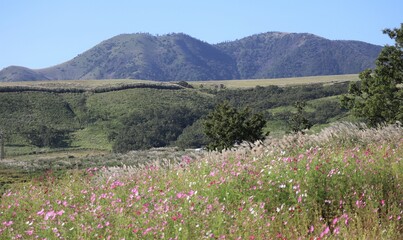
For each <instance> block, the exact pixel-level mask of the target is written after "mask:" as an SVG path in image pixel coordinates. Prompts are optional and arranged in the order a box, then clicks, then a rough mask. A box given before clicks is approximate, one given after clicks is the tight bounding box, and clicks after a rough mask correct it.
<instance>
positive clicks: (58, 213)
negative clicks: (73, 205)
mask: <svg viewBox="0 0 403 240" xmlns="http://www.w3.org/2000/svg"><path fill="white" fill-rule="evenodd" d="M63 213H64V210H63V209H62V210H60V211H58V212H57V213H56V215H58V216H61V215H63Z"/></svg>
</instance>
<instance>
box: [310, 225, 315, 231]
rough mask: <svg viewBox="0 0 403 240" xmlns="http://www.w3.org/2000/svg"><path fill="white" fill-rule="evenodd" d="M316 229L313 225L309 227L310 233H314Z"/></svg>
mask: <svg viewBox="0 0 403 240" xmlns="http://www.w3.org/2000/svg"><path fill="white" fill-rule="evenodd" d="M314 230H315V228H314V226H313V225H311V227H309V233H313V231H314Z"/></svg>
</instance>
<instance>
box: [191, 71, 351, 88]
mask: <svg viewBox="0 0 403 240" xmlns="http://www.w3.org/2000/svg"><path fill="white" fill-rule="evenodd" d="M358 80H359V78H358V74H346V75H329V76H312V77H295V78H273V79H249V80H220V81H197V82H196V81H195V82H189V83H190V84H192V85H193V86H195V87H200V86H201V85H203V87H215V86H219V85H220V84H223V85H224V86H225V87H226V88H253V87H256V86H262V87H266V86H271V85H276V86H292V85H304V84H312V83H325V84H326V83H329V84H332V83H338V82H348V81H358Z"/></svg>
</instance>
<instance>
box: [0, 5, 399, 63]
mask: <svg viewBox="0 0 403 240" xmlns="http://www.w3.org/2000/svg"><path fill="white" fill-rule="evenodd" d="M402 22H403V1H402V0H382V1H381V0H329V1H328V0H288V1H287V0H243V1H240V0H142V1H139V0H108V1H107V0H0V69H2V68H4V67H6V66H9V65H18V66H25V67H29V68H34V69H35V68H43V67H49V66H52V65H56V64H59V63H62V62H65V61H67V60H70V59H71V58H73V57H75V56H77V54H79V53H81V52H83V51H85V50H88V49H89V48H91V47H93V46H95V45H96V44H98V43H100V42H101V41H103V40H106V39H108V38H110V37H113V36H115V35H117V34H121V33H136V32H149V33H151V34H160V35H161V34H166V33H172V32H183V33H186V34H189V35H191V36H193V37H195V38H198V39H200V40H203V41H206V42H209V43H218V42H222V41H226V40H235V39H240V38H242V37H246V36H249V35H252V34H256V33H263V32H269V31H281V32H297V33H302V32H307V33H313V34H315V35H319V36H322V37H325V38H328V39H332V40H336V39H337V40H359V41H364V42H369V43H373V44H378V45H385V44H392V42H391V41H390V40H389V38H388V37H387V36H386V35H383V34H382V29H384V28H394V27H399V26H400V23H402Z"/></svg>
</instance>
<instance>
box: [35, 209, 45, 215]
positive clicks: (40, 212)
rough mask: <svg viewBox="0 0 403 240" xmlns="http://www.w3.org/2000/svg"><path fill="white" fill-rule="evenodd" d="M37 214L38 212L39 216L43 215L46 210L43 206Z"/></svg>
mask: <svg viewBox="0 0 403 240" xmlns="http://www.w3.org/2000/svg"><path fill="white" fill-rule="evenodd" d="M36 214H38V215H39V216H42V215H43V214H45V210H44V209H43V208H42V210H41V211H39V212H37V213H36Z"/></svg>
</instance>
